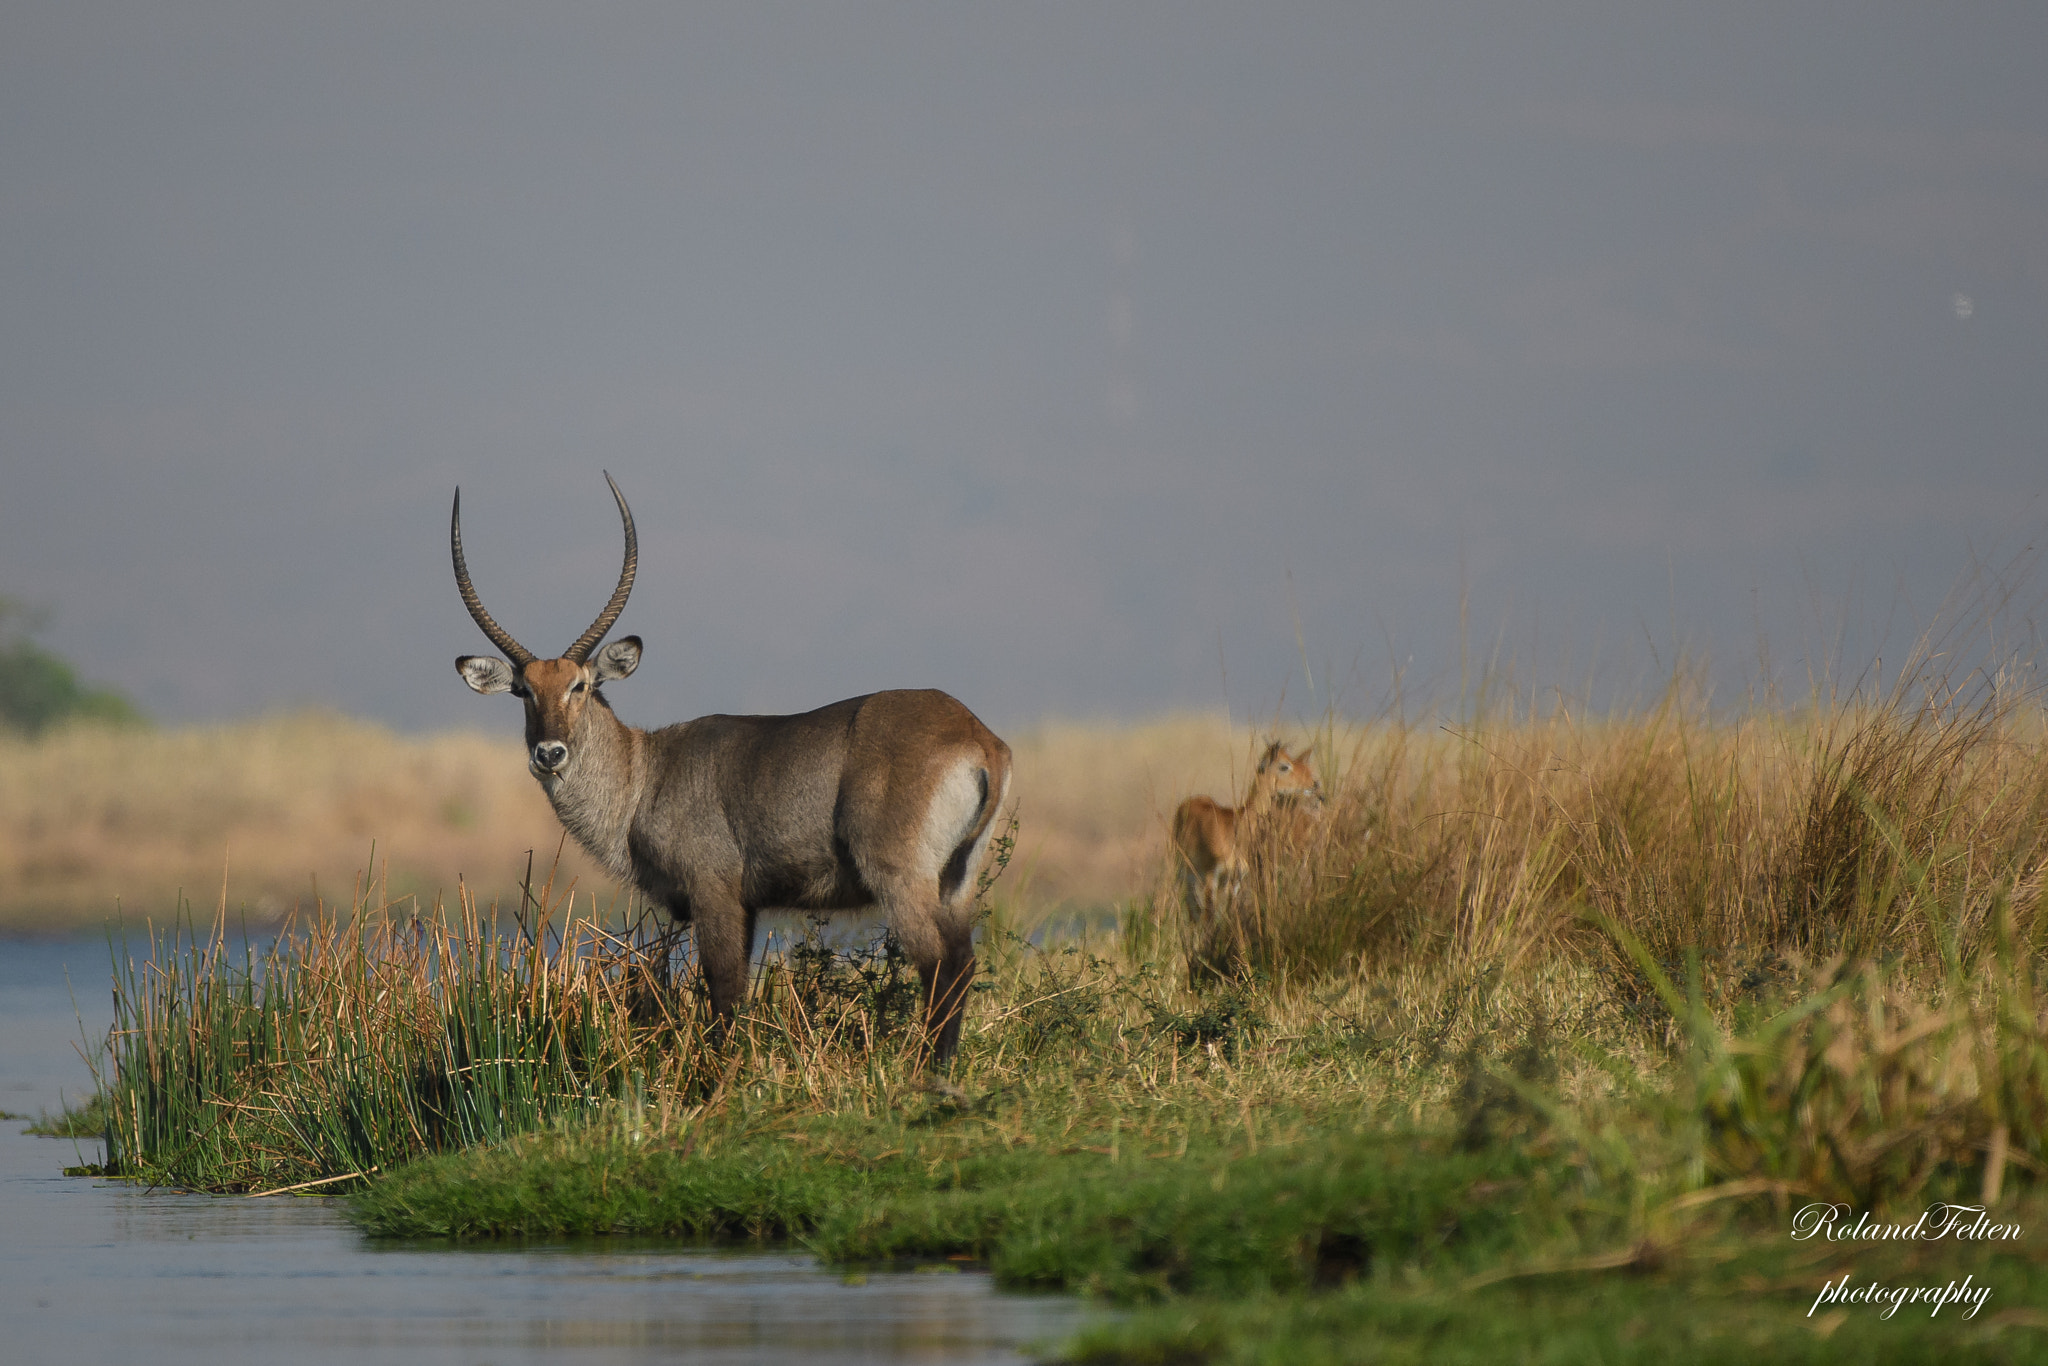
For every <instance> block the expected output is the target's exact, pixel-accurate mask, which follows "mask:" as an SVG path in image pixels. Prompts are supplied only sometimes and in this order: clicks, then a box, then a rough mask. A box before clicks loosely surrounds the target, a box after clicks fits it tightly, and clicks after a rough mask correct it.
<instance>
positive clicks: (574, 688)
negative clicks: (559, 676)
mask: <svg viewBox="0 0 2048 1366" xmlns="http://www.w3.org/2000/svg"><path fill="white" fill-rule="evenodd" d="M586 686H587V685H586V684H585V683H584V682H583V680H582V679H580V678H579V679H577V680H576V681H575V682H574V683H571V684H570V685H569V691H570V692H582V691H583V689H584V688H585V687H586Z"/></svg>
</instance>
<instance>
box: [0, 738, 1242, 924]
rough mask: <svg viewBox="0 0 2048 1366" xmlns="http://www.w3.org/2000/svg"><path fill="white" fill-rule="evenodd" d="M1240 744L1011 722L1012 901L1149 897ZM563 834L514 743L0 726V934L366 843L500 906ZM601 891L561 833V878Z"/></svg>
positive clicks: (336, 892) (257, 876) (337, 857)
mask: <svg viewBox="0 0 2048 1366" xmlns="http://www.w3.org/2000/svg"><path fill="white" fill-rule="evenodd" d="M1252 742H1253V737H1252V735H1251V734H1250V733H1249V732H1245V731H1238V732H1236V733H1233V731H1232V729H1231V728H1230V727H1229V726H1228V725H1227V724H1226V723H1225V722H1224V721H1223V719H1222V718H1220V717H1211V716H1200V715H1193V716H1174V717H1167V718H1164V719H1161V720H1158V721H1153V722H1147V723H1142V724H1136V725H1112V724H1096V725H1073V724H1052V725H1046V726H1042V727H1040V728H1038V729H1036V730H1032V731H1028V732H1025V733H1023V734H1021V735H1017V736H1013V737H1012V744H1013V747H1014V749H1015V752H1016V763H1017V767H1016V776H1015V779H1014V782H1013V784H1012V789H1011V790H1012V793H1013V797H1014V800H1015V802H1016V805H1017V809H1018V812H1019V815H1020V817H1021V824H1020V826H1019V845H1018V851H1017V857H1016V860H1015V863H1014V866H1013V868H1012V870H1011V875H1010V876H1011V879H1012V881H1010V882H1008V883H1007V884H1006V885H1007V890H1008V895H1009V896H1010V897H1011V898H1012V899H1013V900H1017V901H1021V902H1022V903H1024V905H1025V906H1026V907H1028V908H1030V909H1032V910H1035V911H1047V912H1050V911H1054V910H1059V909H1072V908H1076V907H1083V906H1091V905H1103V904H1106V903H1111V902H1114V901H1117V900H1119V899H1122V898H1125V897H1128V896H1130V895H1132V894H1133V893H1136V892H1140V891H1143V890H1146V889H1148V888H1149V886H1150V881H1151V878H1152V877H1153V875H1154V873H1155V871H1156V869H1157V867H1158V865H1159V863H1160V860H1161V858H1162V855H1163V851H1164V849H1165V819H1166V816H1167V815H1170V814H1171V812H1172V810H1173V807H1174V805H1175V804H1176V803H1178V802H1179V800H1180V799H1181V798H1182V797H1184V796H1186V795H1187V794H1188V793H1189V792H1194V791H1206V792H1212V793H1215V794H1217V795H1218V796H1219V797H1221V796H1224V795H1225V794H1227V793H1229V792H1230V791H1231V790H1232V787H1233V783H1232V774H1233V769H1234V770H1235V771H1236V772H1237V773H1238V774H1242V773H1243V772H1244V771H1245V770H1246V767H1247V764H1246V756H1247V754H1248V753H1249V751H1250V747H1251V744H1252ZM561 838H562V828H561V825H560V824H559V823H558V822H557V821H556V820H555V816H554V813H553V811H552V810H551V809H550V808H549V807H548V804H547V801H546V799H545V798H544V797H543V796H542V795H541V792H540V788H539V786H538V784H536V783H535V782H534V781H533V779H532V778H531V777H530V776H529V775H528V773H527V772H526V766H525V763H524V762H523V759H522V756H521V752H520V747H519V744H518V740H517V737H516V736H513V735H509V734H482V733H468V732H454V733H448V734H439V735H424V736H405V735H399V734H397V733H395V732H392V731H390V730H386V729H384V728H383V727H381V726H376V725H372V724H369V723H366V722H361V721H356V720H352V719H349V718H346V717H341V716H336V715H331V714H322V713H308V714H301V715H293V716H280V717H269V718H264V719H261V720H255V721H245V722H237V723H234V724H229V725H220V726H202V727H189V728H178V729H165V730H153V731H152V730H132V729H105V728H98V727H89V726H81V727H76V728H72V729H67V730H62V731H58V732H55V733H52V734H48V735H45V736H44V737H42V738H41V739H38V740H33V741H31V740H25V739H22V738H20V737H18V736H12V735H9V734H7V733H5V732H0V928H10V929H16V930H32V929H45V928H47V929H55V928H62V927H65V926H75V925H80V924H85V923H96V922H98V921H99V920H100V919H102V918H103V917H105V916H107V915H110V914H111V913H112V912H113V910H114V906H115V903H116V901H117V900H118V901H119V902H120V904H121V906H122V907H123V908H125V909H126V910H127V911H128V912H130V913H133V914H142V915H155V916H158V917H159V918H161V917H162V916H163V915H165V914H166V913H167V912H169V911H170V910H171V909H172V908H173V905H174V901H173V898H175V897H176V896H177V895H178V893H179V891H180V890H181V889H182V891H183V892H184V894H185V895H186V896H187V897H189V898H190V899H191V900H192V901H194V902H195V903H197V904H198V905H199V906H201V907H202V908H205V909H211V908H212V906H213V905H214V904H215V903H216V901H217V900H218V898H219V896H220V889H221V880H222V873H223V869H225V871H226V874H227V881H228V900H229V905H230V907H231V908H233V907H239V906H241V905H244V904H246V905H247V906H248V907H249V908H250V909H251V910H252V911H254V912H256V913H257V914H259V915H263V916H270V915H276V914H280V913H282V912H283V911H285V910H287V909H289V908H290V907H291V906H293V905H294V904H297V903H300V902H305V903H307V904H310V902H311V892H312V888H313V880H314V879H315V878H317V879H318V881H319V885H320V887H321V889H322V890H323V892H325V893H326V894H327V895H328V896H329V898H330V899H340V900H344V901H345V900H347V899H348V896H347V893H348V889H349V887H350V885H351V884H352V883H353V881H354V879H355V878H356V877H357V876H358V874H360V873H361V872H363V871H364V870H365V868H366V867H367V864H368V860H369V856H370V852H371V844H372V842H373V841H374V842H375V845H376V856H377V860H378V865H379V867H378V869H377V870H375V871H376V872H377V874H378V875H379V876H387V875H388V878H389V889H390V892H391V893H392V894H394V895H403V894H406V893H417V894H419V895H420V896H421V897H422V898H423V899H426V900H431V899H432V898H433V897H434V896H435V895H436V894H437V893H438V894H442V895H444V896H445V897H446V898H447V899H448V900H450V901H452V900H453V893H454V890H455V886H456V880H457V878H458V877H462V878H466V879H467V881H468V883H469V885H470V886H471V887H472V888H473V889H475V890H476V891H477V892H478V893H479V894H480V895H481V896H482V897H483V898H484V899H485V900H486V901H487V902H488V901H490V900H492V899H496V900H498V901H500V902H501V903H503V904H507V905H511V904H516V902H517V895H516V888H517V887H518V885H519V882H520V879H521V877H522V876H523V875H524V872H525V867H526V854H525V851H527V850H529V849H531V850H533V851H535V852H534V864H535V866H536V868H539V869H545V868H547V867H548V866H549V865H550V864H551V863H552V862H553V859H554V854H555V850H556V849H557V847H558V846H559V845H560V843H561ZM569 878H573V879H576V880H577V885H578V886H580V887H581V888H583V889H585V890H589V891H596V892H597V893H598V894H599V896H600V899H601V900H609V899H610V898H611V897H612V896H613V895H614V890H615V889H614V884H612V883H610V882H609V881H608V880H606V879H604V878H602V877H598V876H596V875H595V874H594V873H593V871H592V868H591V865H590V863H589V861H588V860H586V859H584V858H583V857H582V855H581V853H580V852H579V851H578V850H577V849H576V848H575V846H574V845H573V844H572V845H571V846H569V848H568V849H566V850H565V851H564V852H563V855H562V865H561V870H560V872H559V874H558V879H569Z"/></svg>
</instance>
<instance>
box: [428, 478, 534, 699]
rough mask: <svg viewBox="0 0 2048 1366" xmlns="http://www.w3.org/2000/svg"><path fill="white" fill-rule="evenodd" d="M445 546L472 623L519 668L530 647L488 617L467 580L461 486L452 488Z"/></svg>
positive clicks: (529, 660)
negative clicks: (451, 555) (452, 503)
mask: <svg viewBox="0 0 2048 1366" xmlns="http://www.w3.org/2000/svg"><path fill="white" fill-rule="evenodd" d="M448 546H449V549H450V550H452V551H454V553H455V586H456V587H457V588H458V589H460V590H461V592H462V605H463V606H464V607H467V608H468V609H469V614H470V616H472V617H474V618H475V619H476V624H477V625H478V626H481V627H482V628H483V632H484V634H485V635H487V636H489V637H490V638H491V644H493V645H495V646H497V647H498V648H499V649H500V650H502V651H503V652H504V654H505V658H507V659H509V660H511V661H512V663H513V665H514V666H515V667H517V668H522V669H523V668H525V667H526V666H527V665H528V664H531V663H533V651H531V650H529V649H527V648H526V647H525V646H524V645H521V644H520V643H519V642H518V641H516V640H514V639H512V635H511V633H510V632H509V631H507V630H506V629H505V628H504V627H502V626H500V625H498V623H497V622H495V621H492V620H491V614H490V613H489V612H486V611H485V610H484V604H483V599H481V598H479V597H478V596H477V595H476V585H475V584H473V583H471V582H470V581H469V566H468V565H466V564H464V563H463V562H462V490H461V489H459V488H458V489H456V490H455V515H454V516H453V517H452V518H451V519H450V520H449V523H448Z"/></svg>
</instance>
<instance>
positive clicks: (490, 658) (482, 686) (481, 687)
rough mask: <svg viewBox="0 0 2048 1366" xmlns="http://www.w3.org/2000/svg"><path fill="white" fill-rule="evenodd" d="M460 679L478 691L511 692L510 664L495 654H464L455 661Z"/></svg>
mask: <svg viewBox="0 0 2048 1366" xmlns="http://www.w3.org/2000/svg"><path fill="white" fill-rule="evenodd" d="M455 667H456V668H457V669H458V670H460V671H461V673H462V681H463V682H465V683H467V684H469V686H470V687H472V688H474V689H476V690H477V691H478V692H483V693H491V692H511V691H512V666H511V665H510V664H507V663H506V662H505V661H504V660H502V659H499V658H498V657H497V656H496V655H464V656H462V658H460V659H458V660H456V661H455Z"/></svg>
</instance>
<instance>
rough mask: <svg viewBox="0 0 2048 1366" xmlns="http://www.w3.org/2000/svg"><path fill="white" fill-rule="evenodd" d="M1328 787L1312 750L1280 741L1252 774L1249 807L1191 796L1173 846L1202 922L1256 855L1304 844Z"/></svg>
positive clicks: (1176, 821)
mask: <svg viewBox="0 0 2048 1366" xmlns="http://www.w3.org/2000/svg"><path fill="white" fill-rule="evenodd" d="M1322 809H1323V785H1322V783H1321V782H1320V781H1319V780H1318V779H1317V777H1316V769H1315V764H1314V763H1313V762H1312V761H1311V758H1310V750H1308V749H1306V748H1304V749H1303V750H1302V751H1301V752H1300V753H1299V754H1293V753H1290V752H1288V749H1287V747H1286V746H1285V745H1283V744H1281V743H1280V742H1279V741H1278V740H1275V741H1273V742H1272V743H1271V744H1269V745H1268V746H1267V747H1266V752H1265V754H1264V756H1262V757H1261V758H1260V759H1259V764H1258V767H1257V768H1256V769H1254V770H1253V771H1252V786H1251V791H1250V792H1248V793H1246V794H1245V799H1244V804H1243V805H1241V806H1238V807H1235V808H1232V807H1228V806H1222V805H1219V804H1218V803H1216V802H1215V801H1214V800H1212V799H1211V798H1208V797H1190V798H1188V799H1187V800H1186V801H1184V802H1182V803H1181V804H1180V808H1179V809H1178V810H1177V811H1175V812H1174V813H1173V847H1174V850H1175V852H1176V854H1177V855H1178V857H1179V859H1180V867H1181V878H1182V881H1183V886H1184V889H1185V891H1186V894H1187V900H1188V909H1189V911H1190V912H1191V913H1192V914H1193V915H1194V916H1195V917H1196V918H1197V919H1198V920H1200V921H1203V922H1207V921H1209V920H1211V919H1212V918H1213V917H1214V916H1215V914H1216V909H1217V907H1218V905H1219V904H1220V903H1221V902H1223V901H1224V899H1225V897H1226V894H1228V893H1232V892H1235V890H1236V889H1237V887H1238V885H1239V884H1240V883H1242V882H1243V881H1244V878H1245V875H1246V873H1247V872H1249V871H1250V856H1251V855H1252V854H1253V853H1254V852H1255V851H1256V850H1257V849H1259V847H1260V846H1261V845H1263V844H1270V845H1272V846H1274V847H1288V846H1298V845H1299V844H1300V843H1301V842H1302V841H1303V840H1304V839H1305V838H1306V837H1307V835H1308V833H1309V831H1310V829H1311V828H1312V827H1313V826H1314V824H1315V821H1316V819H1317V818H1318V817H1319V816H1320V815H1321V814H1322Z"/></svg>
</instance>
